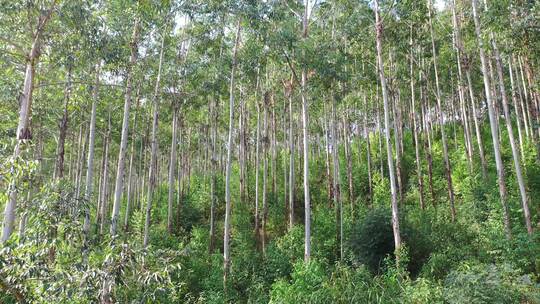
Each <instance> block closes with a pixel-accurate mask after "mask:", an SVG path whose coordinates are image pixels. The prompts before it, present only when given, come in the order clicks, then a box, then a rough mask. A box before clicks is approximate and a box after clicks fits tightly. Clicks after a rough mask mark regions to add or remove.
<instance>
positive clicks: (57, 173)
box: [53, 66, 71, 179]
mask: <svg viewBox="0 0 540 304" xmlns="http://www.w3.org/2000/svg"><path fill="white" fill-rule="evenodd" d="M70 96H71V66H70V67H68V73H67V79H66V89H65V91H64V111H63V114H62V119H61V120H60V123H59V124H58V129H59V131H60V132H59V135H58V145H57V147H56V162H55V166H54V174H53V178H54V179H62V178H63V177H64V155H65V143H66V136H67V129H68V122H69V110H68V107H69V100H70Z"/></svg>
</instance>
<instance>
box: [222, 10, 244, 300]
mask: <svg viewBox="0 0 540 304" xmlns="http://www.w3.org/2000/svg"><path fill="white" fill-rule="evenodd" d="M240 30H241V23H240V20H238V23H237V26H236V38H235V42H234V48H233V57H232V68H231V78H230V83H229V135H228V139H227V165H226V172H225V222H224V224H223V225H224V228H223V230H224V231H223V289H224V290H225V291H226V290H227V277H228V274H229V268H230V255H231V253H230V244H229V241H230V237H231V236H230V233H231V232H230V230H231V163H232V149H233V133H234V85H235V83H234V76H235V72H236V65H237V53H238V45H239V44H240Z"/></svg>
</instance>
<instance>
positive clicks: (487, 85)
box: [472, 0, 512, 238]
mask: <svg viewBox="0 0 540 304" xmlns="http://www.w3.org/2000/svg"><path fill="white" fill-rule="evenodd" d="M477 5H478V4H477V0H472V10H473V19H474V28H475V33H476V39H477V42H478V49H479V52H480V61H481V62H482V75H483V77H484V89H485V94H486V102H487V105H488V107H487V108H488V115H489V125H490V128H491V137H492V139H493V150H494V154H495V164H496V166H497V176H498V181H499V195H500V199H501V204H502V208H503V220H504V227H505V230H506V236H507V238H511V237H512V231H511V228H510V215H509V211H508V202H507V192H506V184H505V177H504V166H503V163H502V158H501V152H500V143H499V132H498V125H497V118H496V117H495V109H494V104H493V100H492V97H491V81H490V78H489V71H488V63H487V59H486V55H485V51H484V43H483V41H482V37H481V29H480V20H479V17H478V9H477Z"/></svg>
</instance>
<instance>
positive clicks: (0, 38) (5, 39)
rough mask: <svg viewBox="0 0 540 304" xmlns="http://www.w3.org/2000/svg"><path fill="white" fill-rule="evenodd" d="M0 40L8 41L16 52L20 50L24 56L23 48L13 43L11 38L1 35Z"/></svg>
mask: <svg viewBox="0 0 540 304" xmlns="http://www.w3.org/2000/svg"><path fill="white" fill-rule="evenodd" d="M0 40H2V41H4V42H6V43H8V44H9V45H11V46H12V47H13V48H14V49H16V50H17V51H18V52H20V53H21V54H20V55H22V56H25V57H26V52H25V51H24V49H23V48H22V47H21V46H20V45H18V44H17V43H15V42H14V41H13V40H11V39H9V38H6V37H3V36H0Z"/></svg>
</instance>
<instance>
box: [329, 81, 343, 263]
mask: <svg viewBox="0 0 540 304" xmlns="http://www.w3.org/2000/svg"><path fill="white" fill-rule="evenodd" d="M330 94H331V96H330V98H331V99H332V103H331V104H332V110H331V113H332V114H331V115H332V125H331V127H330V128H331V133H330V136H331V139H332V170H333V171H332V181H333V184H332V193H333V199H334V208H335V210H336V224H337V225H338V226H337V227H336V228H337V229H336V232H337V236H336V240H337V242H338V243H339V257H340V260H343V202H342V201H341V189H340V186H341V185H340V178H339V158H338V153H339V148H338V141H337V136H338V135H337V130H336V129H337V126H336V98H335V95H334V90H333V89H332V91H331V93H330Z"/></svg>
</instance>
